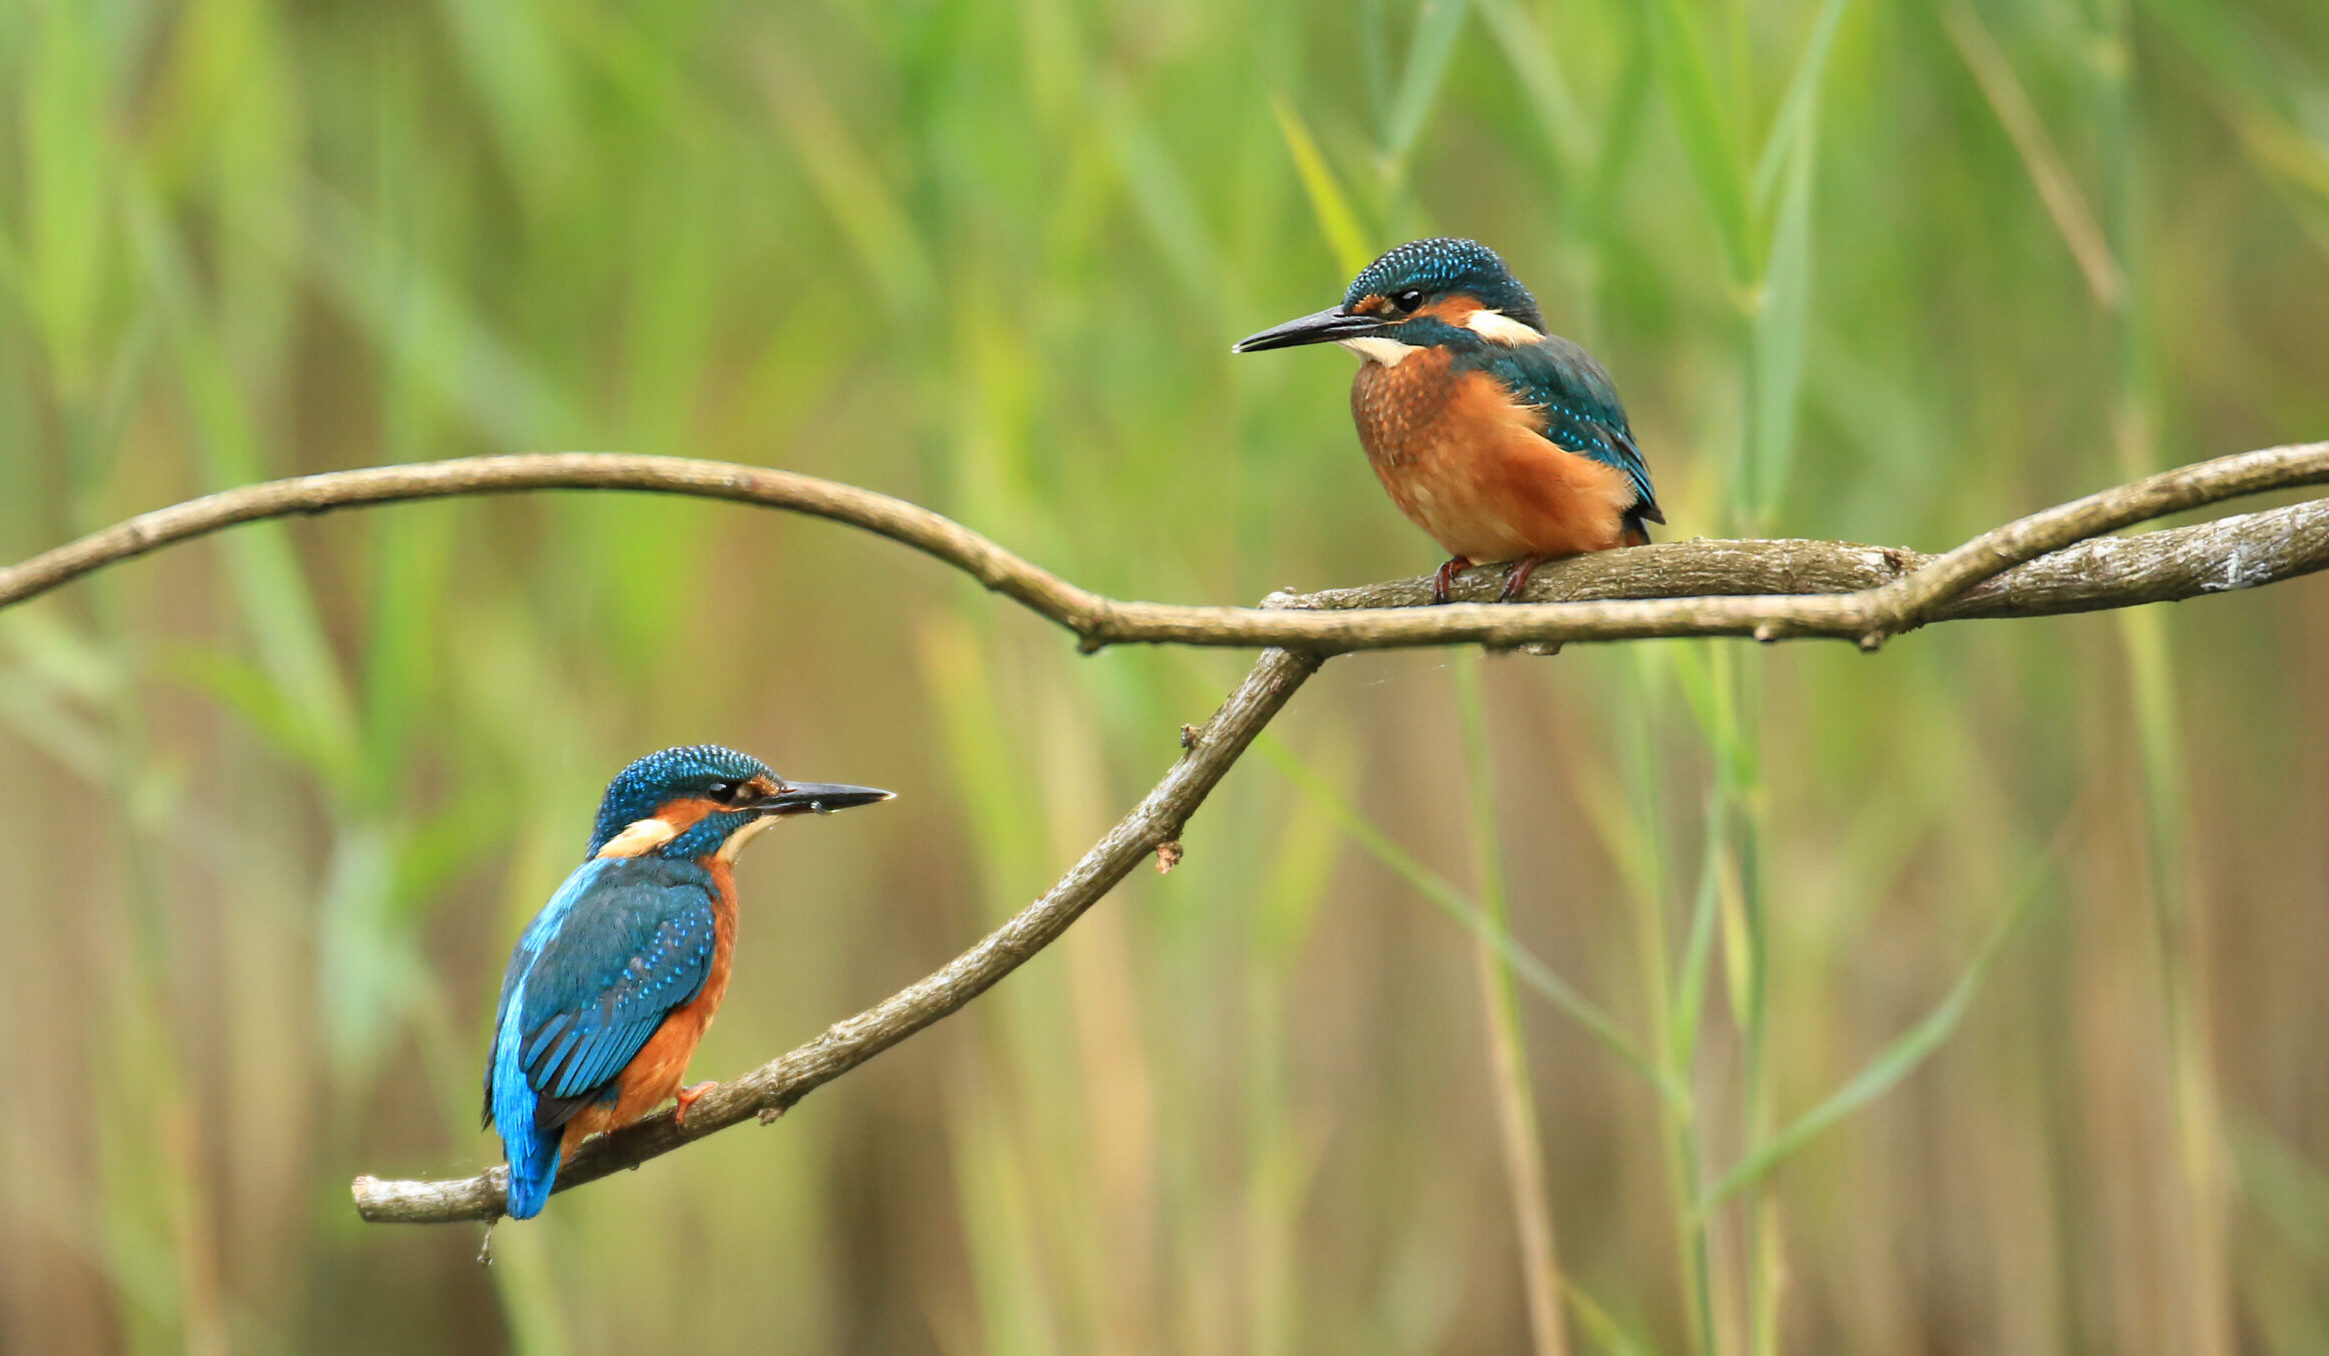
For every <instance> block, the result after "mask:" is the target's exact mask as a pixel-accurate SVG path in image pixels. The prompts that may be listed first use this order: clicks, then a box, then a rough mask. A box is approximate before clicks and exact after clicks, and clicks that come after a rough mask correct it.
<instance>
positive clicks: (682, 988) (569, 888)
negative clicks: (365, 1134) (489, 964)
mask: <svg viewBox="0 0 2329 1356" xmlns="http://www.w3.org/2000/svg"><path fill="white" fill-rule="evenodd" d="M715 927H716V921H715V914H714V912H713V886H712V881H711V876H710V874H709V873H708V872H706V871H705V870H704V869H703V868H701V867H699V866H696V865H694V864H693V863H689V862H675V861H670V860H667V859H663V858H655V857H645V858H624V859H606V860H592V861H589V862H585V863H583V864H582V866H581V867H579V868H577V869H576V870H575V872H574V874H573V875H572V876H569V877H568V878H567V880H566V883H565V884H564V885H562V886H560V887H559V890H558V893H557V894H555V895H553V896H551V899H550V902H549V903H548V904H546V905H544V906H543V907H542V911H541V912H540V913H539V914H537V915H535V918H534V921H533V922H532V923H531V924H530V925H528V927H527V928H526V932H525V935H524V936H523V937H522V938H520V939H519V941H518V945H517V949H516V950H515V951H514V952H513V953H512V954H511V956H510V962H509V971H508V973H507V975H506V976H505V977H504V978H503V981H502V991H501V1006H500V1011H499V1012H498V1013H497V1014H496V1017H495V1021H494V1049H493V1058H492V1060H491V1061H490V1062H489V1064H488V1066H487V1069H486V1118H487V1120H488V1121H489V1122H491V1123H492V1124H494V1125H496V1126H498V1127H499V1129H500V1131H501V1135H502V1143H503V1147H504V1149H505V1150H506V1151H507V1153H508V1156H509V1164H510V1185H509V1212H510V1214H511V1215H513V1216H515V1217H517V1218H519V1219H524V1218H527V1217H529V1216H531V1215H533V1214H534V1213H536V1212H538V1211H539V1210H540V1209H541V1208H542V1204H543V1202H545V1201H547V1200H548V1199H549V1195H550V1189H551V1185H552V1183H553V1182H554V1181H555V1180H556V1177H557V1169H558V1140H559V1137H560V1136H559V1130H560V1127H562V1126H563V1125H565V1123H566V1122H567V1121H568V1120H571V1119H572V1118H573V1116H574V1114H575V1112H577V1111H578V1110H580V1109H581V1108H582V1107H584V1106H586V1105H588V1104H589V1103H590V1102H592V1101H593V1100H597V1099H600V1098H602V1097H607V1096H611V1095H612V1092H613V1084H614V1081H615V1079H616V1078H617V1077H618V1076H620V1075H621V1073H622V1071H623V1069H624V1068H625V1067H626V1066H627V1065H629V1064H630V1062H631V1061H632V1059H634V1058H636V1057H637V1055H638V1053H639V1051H640V1050H641V1049H642V1048H643V1047H644V1046H645V1045H646V1044H647V1042H648V1040H649V1039H651V1038H652V1037H653V1036H654V1034H655V1031H656V1028H657V1027H660V1026H661V1025H662V1024H663V1019H664V1018H665V1017H666V1016H667V1015H669V1014H670V1012H671V1011H672V1010H673V1009H675V1008H679V1007H684V1006H685V1005H686V1004H687V1003H689V1002H690V1001H692V1000H693V999H694V998H695V996H696V995H697V994H698V993H700V992H702V990H703V986H704V981H705V979H706V978H708V977H709V976H710V974H711V967H712V951H713V948H714V945H715Z"/></svg>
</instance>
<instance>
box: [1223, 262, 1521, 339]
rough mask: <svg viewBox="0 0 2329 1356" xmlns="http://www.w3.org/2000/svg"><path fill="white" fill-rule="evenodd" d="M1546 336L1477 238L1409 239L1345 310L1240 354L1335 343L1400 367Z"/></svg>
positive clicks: (1367, 273)
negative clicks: (1408, 361) (1421, 354)
mask: <svg viewBox="0 0 2329 1356" xmlns="http://www.w3.org/2000/svg"><path fill="white" fill-rule="evenodd" d="M1544 337H1545V321H1544V317H1543V316H1542V315H1540V314H1538V313H1537V308H1536V298H1534V297H1532V296H1530V295H1529V293H1528V289H1527V288H1525V287H1523V286H1521V285H1520V280H1519V279H1518V278H1515V277H1513V276H1512V270H1511V269H1508V268H1506V267H1505V266H1504V261H1503V260H1502V259H1500V258H1498V257H1497V256H1496V251H1494V250H1492V249H1489V248H1488V247H1487V246H1486V245H1483V244H1481V243H1480V242H1478V241H1476V240H1454V239H1449V238H1447V237H1435V238H1433V239H1430V240H1410V241H1408V242H1407V243H1406V244H1404V245H1401V246H1398V247H1397V248H1395V249H1393V250H1391V251H1390V252H1389V253H1387V254H1385V255H1384V256H1383V257H1382V258H1380V259H1377V260H1376V261H1375V262H1373V263H1371V264H1369V265H1367V267H1366V269H1365V270H1364V271H1363V272H1361V273H1360V274H1359V276H1358V277H1357V278H1356V279H1354V280H1353V281H1352V282H1351V285H1350V290H1349V291H1348V292H1346V293H1344V294H1343V299H1342V304H1341V305H1340V306H1330V307H1328V308H1327V309H1326V310H1323V311H1319V312H1316V313H1314V314H1311V315H1306V316H1303V317H1301V318H1300V319H1297V320H1289V321H1287V322H1286V323H1285V324H1283V325H1278V326H1274V327H1272V328H1270V329H1266V330H1263V331H1262V332H1261V333H1259V334H1254V335H1248V336H1247V337H1245V338H1243V339H1240V340H1238V341H1237V346H1236V348H1235V350H1234V351H1235V352H1238V353H1260V352H1262V351H1263V350H1265V349H1273V348H1293V347H1295V346H1296V345H1299V344H1324V343H1337V344H1341V345H1342V346H1343V347H1344V348H1347V349H1350V350H1351V351H1352V352H1354V353H1357V354H1359V355H1360V356H1361V357H1364V358H1366V359H1368V360H1370V361H1372V362H1378V363H1382V364H1383V365H1385V366H1387V367H1388V366H1395V365H1397V364H1398V362H1399V360H1400V359H1402V358H1405V357H1406V356H1407V355H1408V354H1410V353H1413V352H1415V351H1416V350H1417V349H1419V348H1466V349H1470V348H1478V347H1480V346H1481V345H1484V344H1505V345H1513V344H1533V343H1535V342H1537V341H1538V340H1540V339H1542V338H1544Z"/></svg>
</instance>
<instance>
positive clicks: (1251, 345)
mask: <svg viewBox="0 0 2329 1356" xmlns="http://www.w3.org/2000/svg"><path fill="white" fill-rule="evenodd" d="M1322 343H1337V344H1340V345H1342V346H1343V347H1344V348H1347V349H1349V350H1351V351H1352V352H1354V353H1356V354H1358V355H1359V358H1360V362H1359V372H1358V377H1357V378H1356V379H1355V380H1354V381H1353V382H1352V383H1351V416H1352V418H1353V419H1354V420H1356V421H1357V423H1358V428H1359V442H1360V443H1361V445H1363V446H1364V447H1365V448H1366V450H1367V460H1368V462H1369V463H1371V464H1372V465H1373V466H1374V468H1375V475H1376V476H1377V477H1378V478H1379V479H1381V481H1382V482H1383V488H1384V489H1386V490H1388V491H1390V493H1391V500H1392V502H1393V503H1395V504H1397V505H1398V506H1399V511H1400V512H1402V513H1404V514H1406V515H1407V517H1408V520H1409V521H1411V522H1413V523H1414V524H1415V525H1416V526H1417V527H1420V528H1422V529H1423V530H1424V531H1425V532H1426V533H1428V534H1429V535H1430V536H1431V539H1432V540H1433V541H1436V542H1438V543H1439V544H1440V546H1441V547H1442V548H1443V549H1445V550H1446V551H1447V553H1448V556H1449V559H1448V561H1447V562H1446V563H1445V564H1443V565H1441V566H1440V567H1439V573H1438V574H1437V575H1436V576H1435V577H1434V581H1433V590H1432V591H1433V596H1434V597H1436V598H1437V599H1438V601H1440V602H1443V603H1444V602H1446V601H1447V600H1448V590H1449V588H1450V586H1451V584H1452V583H1453V582H1454V579H1455V575H1456V572H1457V571H1459V570H1463V569H1467V568H1469V567H1470V566H1471V565H1472V563H1473V562H1475V561H1479V562H1482V563H1486V562H1490V561H1510V562H1511V566H1510V568H1509V569H1507V570H1506V572H1505V576H1504V590H1503V593H1502V595H1501V596H1502V599H1503V601H1506V602H1512V601H1517V600H1518V599H1519V598H1520V597H1521V596H1522V594H1523V592H1524V591H1525V590H1526V589H1527V587H1528V579H1529V575H1530V574H1531V573H1532V572H1534V571H1535V569H1536V567H1537V566H1539V565H1541V564H1543V563H1544V562H1545V561H1547V560H1550V559H1553V558H1554V557H1557V556H1572V555H1579V554H1582V553H1584V552H1587V551H1606V550H1609V549H1611V548H1613V547H1618V546H1641V545H1645V544H1647V543H1648V542H1649V540H1650V529H1649V524H1651V523H1663V522H1665V521H1666V515H1665V513H1664V511H1663V510H1661V509H1660V508H1659V507H1658V499H1657V495H1656V494H1655V493H1654V492H1653V491H1652V490H1651V488H1650V468H1649V466H1648V465H1647V464H1646V463H1644V462H1643V460H1642V451H1641V448H1640V447H1638V446H1636V445H1635V443H1634V436H1633V430H1632V429H1630V428H1629V427H1627V425H1626V417H1625V405H1624V404H1623V403H1622V402H1621V401H1619V399H1618V397H1617V383H1616V382H1614V381H1612V380H1611V379H1610V376H1609V373H1608V372H1607V371H1606V370H1604V369H1603V368H1602V366H1601V364H1600V363H1598V362H1595V361H1594V360H1593V355H1591V354H1589V353H1587V352H1586V351H1585V350H1584V349H1582V348H1580V347H1578V346H1577V345H1576V344H1574V343H1571V342H1570V341H1569V340H1567V339H1563V338H1561V337H1560V336H1558V335H1554V334H1549V333H1547V332H1546V330H1545V321H1544V317H1543V316H1542V315H1541V314H1539V313H1538V311H1537V304H1536V298H1534V297H1532V296H1530V295H1529V291H1528V289H1527V288H1526V287H1523V286H1521V284H1520V280H1519V279H1517V278H1515V277H1513V276H1512V270H1510V269H1508V268H1506V267H1505V266H1504V261H1503V260H1502V259H1501V258H1498V257H1497V255H1496V252H1495V251H1494V250H1491V249H1489V248H1488V247H1487V246H1485V245H1482V244H1480V243H1479V242H1478V241H1474V240H1454V239H1444V238H1443V239H1432V240H1411V241H1409V242H1407V243H1406V244H1404V245H1401V246H1399V247H1397V248H1396V249H1393V250H1391V251H1390V252H1389V253H1387V254H1385V255H1384V256H1383V257H1382V258H1380V259H1377V260H1376V261H1375V262H1374V263H1372V264H1369V265H1368V266H1367V267H1366V270H1365V271H1364V272H1362V273H1360V274H1359V276H1358V278H1357V279H1356V280H1355V281H1354V282H1352V283H1351V285H1350V290H1349V291H1348V292H1346V293H1345V294H1344V296H1343V300H1342V304H1341V305H1340V306H1334V307H1330V308H1328V309H1326V310H1323V311H1319V312H1317V313H1315V314H1312V315H1306V316H1303V317H1301V318H1300V319H1298V320H1289V321H1287V322H1286V323H1285V324H1283V325H1279V326H1277V327H1275V328H1273V329H1267V330H1263V331H1262V332H1261V333H1259V334H1256V335H1252V336H1249V337H1248V338H1245V339H1243V340H1240V341H1239V342H1238V344H1237V346H1236V350H1235V351H1236V352H1239V353H1259V352H1261V351H1263V350H1265V349H1273V348H1292V347H1294V346H1296V345H1298V344H1322Z"/></svg>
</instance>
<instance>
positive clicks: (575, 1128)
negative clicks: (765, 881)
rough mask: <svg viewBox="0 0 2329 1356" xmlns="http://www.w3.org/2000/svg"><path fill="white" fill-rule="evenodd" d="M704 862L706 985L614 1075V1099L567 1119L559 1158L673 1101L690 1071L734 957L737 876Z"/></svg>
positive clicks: (723, 865)
mask: <svg viewBox="0 0 2329 1356" xmlns="http://www.w3.org/2000/svg"><path fill="white" fill-rule="evenodd" d="M705 865H706V866H707V867H709V868H710V870H711V873H712V888H713V897H712V972H711V973H710V974H709V975H706V976H705V977H704V987H703V991H702V992H701V993H698V994H697V995H696V996H695V998H694V999H693V1000H691V1001H690V1002H689V1003H688V1004H687V1005H686V1006H685V1007H681V1008H675V1009H673V1010H672V1012H671V1014H670V1015H669V1016H667V1017H665V1018H664V1019H663V1025H662V1026H659V1027H657V1028H656V1029H655V1034H654V1035H652V1036H649V1037H648V1038H647V1044H646V1045H644V1046H642V1047H641V1048H640V1050H639V1053H638V1054H637V1055H636V1056H634V1057H633V1058H632V1060H631V1062H630V1063H629V1064H627V1065H624V1066H623V1071H622V1072H621V1073H620V1074H617V1075H616V1076H615V1100H614V1103H613V1104H612V1105H609V1104H607V1103H604V1102H593V1103H591V1104H590V1105H589V1106H586V1107H584V1108H583V1109H582V1110H580V1111H578V1112H576V1113H575V1115H574V1119H573V1120H570V1121H568V1122H566V1134H565V1138H564V1139H563V1140H561V1141H560V1143H559V1146H558V1157H559V1159H560V1160H561V1161H563V1160H565V1159H568V1158H572V1157H573V1156H574V1146H576V1145H578V1144H580V1143H582V1141H583V1140H584V1139H585V1138H587V1137H589V1136H591V1135H595V1134H598V1133H599V1132H601V1131H605V1130H613V1129H615V1128H617V1127H619V1126H625V1125H629V1124H630V1123H631V1122H633V1121H635V1120H637V1119H639V1118H640V1117H641V1116H644V1115H646V1114H647V1113H648V1112H650V1111H653V1110H654V1109H655V1108H656V1107H659V1106H661V1105H662V1104H663V1103H665V1102H667V1101H670V1100H671V1098H672V1097H673V1095H674V1094H676V1093H677V1092H678V1091H679V1085H680V1081H681V1080H682V1079H684V1078H685V1077H686V1076H687V1061H688V1059H689V1057H690V1056H692V1055H694V1054H695V1047H696V1043H697V1042H698V1041H701V1040H702V1039H703V1038H704V1031H705V1029H706V1028H708V1027H710V1026H711V1024H712V1015H713V1014H714V1013H716V1012H718V1011H719V1010H720V1000H721V999H722V998H724V997H726V996H727V993H728V967H729V965H730V964H731V963H732V962H734V960H735V958H736V877H735V874H734V872H733V871H732V870H731V869H730V867H729V865H728V863H726V862H722V861H716V860H715V861H711V862H707V863H705Z"/></svg>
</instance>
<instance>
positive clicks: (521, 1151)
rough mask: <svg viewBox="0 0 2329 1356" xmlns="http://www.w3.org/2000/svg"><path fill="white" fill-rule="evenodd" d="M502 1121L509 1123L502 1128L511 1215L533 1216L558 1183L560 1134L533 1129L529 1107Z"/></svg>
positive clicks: (515, 1217)
mask: <svg viewBox="0 0 2329 1356" xmlns="http://www.w3.org/2000/svg"><path fill="white" fill-rule="evenodd" d="M528 1091H531V1089H528ZM527 1100H529V1101H530V1100H532V1099H531V1098H528V1099H527ZM504 1124H505V1125H508V1126H510V1128H505V1129H504V1130H503V1131H502V1132H501V1148H502V1153H503V1154H505V1155H506V1156H507V1157H508V1158H509V1213H510V1218H512V1219H532V1218H533V1217H534V1216H536V1215H539V1214H541V1213H542V1207H543V1206H544V1205H546V1204H548V1203H549V1200H550V1188H551V1187H552V1186H554V1185H556V1184H557V1181H558V1140H559V1138H560V1136H558V1135H557V1134H556V1133H551V1134H547V1135H545V1134H543V1133H542V1132H541V1131H539V1130H536V1129H535V1128H534V1115H533V1108H531V1107H528V1108H527V1109H526V1111H525V1114H524V1117H523V1118H522V1119H518V1120H516V1121H515V1122H514V1124H512V1123H510V1122H505V1123H504Z"/></svg>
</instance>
